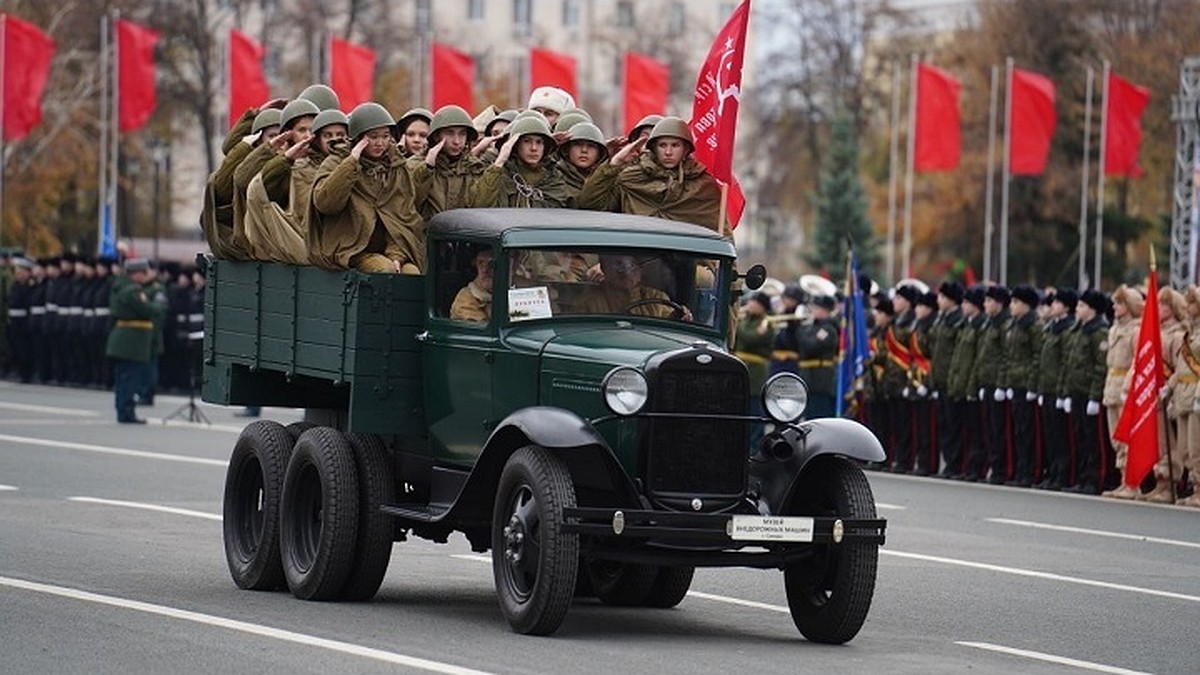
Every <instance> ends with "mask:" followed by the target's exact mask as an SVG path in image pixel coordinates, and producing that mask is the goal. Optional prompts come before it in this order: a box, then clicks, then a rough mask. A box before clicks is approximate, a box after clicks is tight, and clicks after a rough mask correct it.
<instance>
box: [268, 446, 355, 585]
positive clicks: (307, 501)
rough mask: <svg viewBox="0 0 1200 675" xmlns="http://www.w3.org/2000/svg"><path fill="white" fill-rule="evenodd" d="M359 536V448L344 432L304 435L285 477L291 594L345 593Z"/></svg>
mask: <svg viewBox="0 0 1200 675" xmlns="http://www.w3.org/2000/svg"><path fill="white" fill-rule="evenodd" d="M357 532H358V477H357V475H356V472H355V469H354V450H353V449H351V447H350V444H349V443H348V442H347V441H346V439H345V438H344V437H343V436H342V434H341V433H340V432H338V431H337V430H335V429H330V428H329V427H318V428H316V429H310V430H308V431H306V432H304V433H303V434H302V435H301V436H300V440H299V441H297V442H296V447H295V448H294V449H293V450H292V458H291V460H290V461H289V462H288V467H287V473H286V474H284V478H283V500H282V502H281V513H280V530H279V548H280V553H281V555H282V557H283V573H284V576H285V577H286V579H287V584H288V588H290V589H291V590H292V594H293V595H295V596H296V597H297V598H301V599H303V600H331V599H334V598H336V597H337V596H338V594H339V593H341V592H342V589H343V588H344V587H345V585H346V579H347V578H348V576H349V574H350V567H351V565H352V563H353V562H354V549H355V546H354V545H355V542H356V538H357Z"/></svg>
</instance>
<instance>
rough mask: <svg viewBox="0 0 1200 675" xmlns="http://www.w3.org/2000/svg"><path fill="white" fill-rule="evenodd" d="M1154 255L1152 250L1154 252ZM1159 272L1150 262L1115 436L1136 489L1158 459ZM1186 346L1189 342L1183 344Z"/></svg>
mask: <svg viewBox="0 0 1200 675" xmlns="http://www.w3.org/2000/svg"><path fill="white" fill-rule="evenodd" d="M1151 256H1153V252H1151ZM1157 276H1158V275H1157V273H1156V271H1155V265H1154V262H1153V259H1152V260H1151V262H1150V281H1149V284H1148V285H1149V287H1150V288H1149V290H1148V291H1147V292H1146V298H1147V302H1146V308H1145V309H1144V310H1143V314H1142V326H1141V328H1140V329H1139V330H1138V340H1137V349H1136V351H1134V353H1133V379H1132V381H1131V382H1130V385H1129V395H1128V396H1126V398H1125V405H1124V407H1122V408H1121V417H1120V419H1119V420H1118V421H1117V428H1116V429H1115V430H1114V431H1113V438H1115V439H1117V440H1118V441H1121V442H1122V443H1128V444H1129V453H1128V454H1127V455H1126V456H1125V475H1124V477H1123V480H1124V482H1125V484H1126V485H1128V486H1129V487H1131V488H1137V487H1138V486H1139V485H1141V483H1142V479H1144V478H1145V477H1146V474H1147V473H1149V472H1150V470H1151V469H1153V468H1154V464H1155V463H1156V462H1158V392H1159V390H1160V389H1162V386H1163V363H1162V332H1161V328H1160V327H1159V325H1158V300H1157V298H1158V279H1157V278H1156V277H1157ZM1183 348H1184V349H1187V345H1184V347H1183Z"/></svg>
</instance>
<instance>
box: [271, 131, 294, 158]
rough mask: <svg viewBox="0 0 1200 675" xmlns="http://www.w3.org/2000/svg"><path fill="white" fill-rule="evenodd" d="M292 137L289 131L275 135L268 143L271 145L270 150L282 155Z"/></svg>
mask: <svg viewBox="0 0 1200 675" xmlns="http://www.w3.org/2000/svg"><path fill="white" fill-rule="evenodd" d="M292 136H293V134H292V132H290V131H284V132H282V133H280V134H278V135H276V136H275V138H272V139H271V140H270V141H269V143H270V144H271V149H273V150H274V151H275V152H277V153H281V154H282V153H283V152H284V151H285V150H286V149H287V147H288V143H289V142H291V140H292Z"/></svg>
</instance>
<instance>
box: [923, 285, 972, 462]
mask: <svg viewBox="0 0 1200 675" xmlns="http://www.w3.org/2000/svg"><path fill="white" fill-rule="evenodd" d="M963 292H964V291H963V287H962V284H960V283H958V282H957V281H943V282H942V284H941V286H938V290H937V304H938V313H937V316H936V317H935V318H934V320H933V325H932V326H931V327H930V329H929V345H930V346H929V351H930V380H931V382H932V386H931V387H930V389H931V390H932V391H931V393H930V396H932V397H933V400H934V406H935V407H936V408H937V434H936V437H937V443H938V449H939V451H940V453H941V457H942V461H944V462H945V467H944V468H943V469H942V470H941V471H940V472H938V473H937V476H938V477H939V478H950V477H951V476H954V475H957V474H959V473H960V472H961V471H962V469H961V467H962V448H963V443H962V429H963V427H962V420H963V417H964V416H965V415H966V410H965V401H964V400H962V399H955V398H954V397H952V396H951V395H950V367H951V364H952V363H953V361H954V347H955V345H956V344H957V342H958V333H959V331H960V330H961V329H962V325H963V323H964V321H965V320H966V319H965V318H964V317H963V311H962V307H961V305H962V299H963ZM932 468H933V466H932V465H931V466H930V469H931V470H932Z"/></svg>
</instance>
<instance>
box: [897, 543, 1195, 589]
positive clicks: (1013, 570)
mask: <svg viewBox="0 0 1200 675" xmlns="http://www.w3.org/2000/svg"><path fill="white" fill-rule="evenodd" d="M879 553H880V554H882V555H889V556H893V557H896V558H910V559H912V560H924V561H926V562H935V563H941V564H943V565H955V566H958V567H971V568H974V569H979V570H986V571H988V572H1000V573H1002V574H1013V575H1016V576H1021V577H1033V578H1035V579H1046V580H1047V581H1062V582H1065V583H1069V584H1079V585H1080V586H1093V587H1096V588H1106V589H1109V590H1114V591H1127V592H1129V593H1141V594H1143V595H1153V596H1156V597H1160V598H1171V599H1172V600H1186V601H1188V602H1200V596H1196V595H1186V594H1184V593H1174V592H1172V591H1160V590H1156V589H1153V588H1141V587H1139V586H1129V585H1126V584H1114V583H1111V582H1108V581H1096V580H1095V579H1083V578H1080V577H1069V576H1066V575H1065V574H1055V573H1053V572H1039V571H1037V570H1026V569H1021V568H1019V567H1005V566H1003V565H992V564H990V563H981V562H973V561H970V560H959V559H957V558H943V557H941V556H936V555H925V554H924V553H909V552H906V551H895V550H889V549H884V548H881V549H879Z"/></svg>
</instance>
